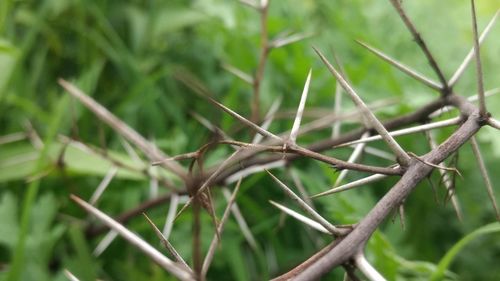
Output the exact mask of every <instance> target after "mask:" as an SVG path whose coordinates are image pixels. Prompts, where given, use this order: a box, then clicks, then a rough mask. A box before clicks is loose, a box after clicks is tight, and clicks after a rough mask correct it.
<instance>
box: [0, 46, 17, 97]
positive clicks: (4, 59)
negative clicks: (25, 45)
mask: <svg viewBox="0 0 500 281" xmlns="http://www.w3.org/2000/svg"><path fill="white" fill-rule="evenodd" d="M18 56H19V51H18V49H17V48H16V47H14V46H13V45H12V44H11V43H10V42H9V41H7V40H5V39H2V38H0V65H1V66H2V69H1V70H0V101H1V100H2V98H3V96H4V94H5V92H4V89H5V87H6V86H7V83H8V82H9V80H10V76H11V75H12V72H13V71H14V67H15V65H16V62H17V58H18Z"/></svg>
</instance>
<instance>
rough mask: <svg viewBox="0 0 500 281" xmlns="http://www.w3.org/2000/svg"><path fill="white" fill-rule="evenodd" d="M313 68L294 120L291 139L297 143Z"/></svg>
mask: <svg viewBox="0 0 500 281" xmlns="http://www.w3.org/2000/svg"><path fill="white" fill-rule="evenodd" d="M311 75H312V69H309V73H308V74H307V79H306V83H305V84H304V90H303V91H302V95H301V96H300V103H299V107H298V108H297V114H296V115H295V121H294V122H293V126H292V130H291V131H290V141H291V142H292V143H293V144H295V142H296V140H297V134H298V133H299V127H300V121H301V120H302V115H303V114H304V107H305V105H306V100H307V94H308V93H309V84H310V82H311Z"/></svg>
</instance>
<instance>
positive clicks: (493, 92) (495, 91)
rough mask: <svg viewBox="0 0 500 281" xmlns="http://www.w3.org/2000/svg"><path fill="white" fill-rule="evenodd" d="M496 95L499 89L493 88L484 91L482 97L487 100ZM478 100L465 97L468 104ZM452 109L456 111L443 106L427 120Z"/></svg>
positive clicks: (474, 97) (477, 97) (474, 96)
mask: <svg viewBox="0 0 500 281" xmlns="http://www.w3.org/2000/svg"><path fill="white" fill-rule="evenodd" d="M498 93H500V88H494V89H490V90H488V91H486V92H485V93H484V96H485V97H486V98H489V97H491V96H493V95H496V94H498ZM478 99H479V96H478V95H473V96H470V97H467V100H468V101H470V102H474V101H477V100H478ZM454 109H457V108H455V107H453V106H444V107H442V108H440V109H438V110H436V111H434V112H433V113H431V114H429V118H430V119H433V118H436V117H439V116H441V115H442V114H444V113H447V112H450V111H452V110H454Z"/></svg>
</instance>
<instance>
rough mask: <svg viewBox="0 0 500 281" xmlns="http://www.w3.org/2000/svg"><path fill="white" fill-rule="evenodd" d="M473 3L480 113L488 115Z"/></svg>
mask: <svg viewBox="0 0 500 281" xmlns="http://www.w3.org/2000/svg"><path fill="white" fill-rule="evenodd" d="M470 3H471V13H472V31H473V32H472V33H473V37H474V57H475V61H476V79H477V95H478V96H479V114H481V116H486V103H485V98H484V85H483V69H482V67H481V52H480V49H479V39H478V38H477V37H478V35H477V20H476V7H475V6H474V0H471V1H470Z"/></svg>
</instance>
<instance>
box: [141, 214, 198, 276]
mask: <svg viewBox="0 0 500 281" xmlns="http://www.w3.org/2000/svg"><path fill="white" fill-rule="evenodd" d="M142 215H143V216H144V218H145V219H146V221H147V222H148V223H149V225H150V226H151V228H153V230H154V232H155V234H156V236H157V237H158V239H160V242H161V244H162V245H163V246H164V247H165V249H167V251H168V252H169V253H170V254H171V255H172V256H173V257H174V258H175V260H176V261H177V262H179V263H180V264H182V265H183V266H184V267H185V268H186V270H187V271H189V272H190V273H191V274H194V272H193V270H192V269H191V268H190V267H189V265H188V264H187V263H186V261H185V260H184V259H183V258H182V257H181V255H179V252H177V250H176V249H175V248H174V246H172V244H170V242H169V241H168V239H167V238H165V236H163V234H162V233H161V231H160V230H159V229H158V227H156V225H155V224H154V222H153V221H152V220H151V219H150V218H149V217H148V215H146V213H142Z"/></svg>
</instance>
